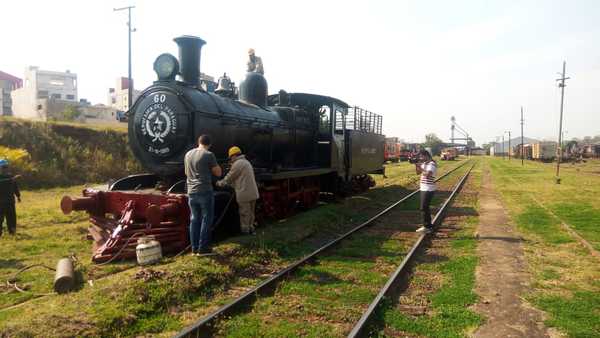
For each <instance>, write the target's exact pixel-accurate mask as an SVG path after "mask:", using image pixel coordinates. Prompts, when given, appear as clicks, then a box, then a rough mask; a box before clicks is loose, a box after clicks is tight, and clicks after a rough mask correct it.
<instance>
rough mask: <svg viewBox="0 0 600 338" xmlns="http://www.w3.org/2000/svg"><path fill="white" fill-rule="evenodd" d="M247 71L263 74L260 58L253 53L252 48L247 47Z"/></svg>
mask: <svg viewBox="0 0 600 338" xmlns="http://www.w3.org/2000/svg"><path fill="white" fill-rule="evenodd" d="M247 71H248V72H249V73H250V72H255V73H259V74H261V75H265V70H264V69H263V63H262V59H261V58H260V57H258V56H256V55H254V49H253V48H250V49H248V69H247Z"/></svg>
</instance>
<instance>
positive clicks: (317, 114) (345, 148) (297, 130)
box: [61, 36, 385, 262]
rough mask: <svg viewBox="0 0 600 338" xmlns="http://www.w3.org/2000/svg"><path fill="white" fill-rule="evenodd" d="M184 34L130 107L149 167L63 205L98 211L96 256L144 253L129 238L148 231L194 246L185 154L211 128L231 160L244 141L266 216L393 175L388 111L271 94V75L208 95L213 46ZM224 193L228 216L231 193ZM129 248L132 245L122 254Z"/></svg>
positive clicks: (133, 133)
mask: <svg viewBox="0 0 600 338" xmlns="http://www.w3.org/2000/svg"><path fill="white" fill-rule="evenodd" d="M174 40H175V42H176V43H177V45H178V47H179V59H177V58H176V57H174V56H173V55H170V54H162V55H160V56H159V57H158V58H157V59H156V61H155V63H154V70H155V72H156V73H157V76H158V79H157V81H155V82H154V83H153V84H152V85H151V86H150V87H148V88H146V89H145V90H144V91H143V92H142V93H141V95H140V96H139V98H138V99H137V100H136V102H135V103H134V105H133V106H132V107H131V109H130V110H129V112H128V119H129V122H128V123H129V130H128V134H129V145H130V148H131V150H132V151H133V153H134V155H135V156H136V157H137V158H138V159H139V161H140V163H141V164H142V165H143V166H144V168H145V169H146V170H147V171H148V173H146V174H139V175H132V176H128V177H125V178H122V179H120V180H118V181H116V182H115V183H113V184H112V185H111V186H110V187H109V189H108V191H99V190H94V189H86V190H84V192H83V197H82V198H77V199H72V198H69V197H65V198H63V200H62V202H61V207H62V209H63V211H64V212H67V213H68V212H71V210H86V211H87V212H88V213H89V214H90V216H91V217H90V220H91V222H92V226H91V227H90V237H92V238H93V239H94V241H95V250H96V251H95V254H94V260H95V261H98V262H101V261H105V260H107V259H110V258H111V257H113V255H115V254H116V253H117V252H124V254H123V253H121V254H123V255H125V256H131V255H134V254H135V253H134V251H133V250H131V249H132V248H133V247H134V245H135V243H132V241H130V240H129V238H130V236H131V235H132V234H134V233H137V232H139V231H143V232H144V233H147V234H152V235H154V236H155V237H156V238H157V240H159V241H160V242H161V244H162V246H163V250H164V251H171V250H181V249H182V248H185V246H186V245H187V243H188V242H189V240H188V238H187V236H188V235H187V234H188V232H187V227H188V225H189V209H188V207H187V197H186V195H185V175H184V171H183V158H184V155H185V153H186V152H187V151H188V150H189V149H191V148H193V147H195V146H197V144H196V142H197V138H198V136H199V135H202V134H208V135H210V136H211V139H212V143H213V146H212V148H211V151H213V152H214V153H215V155H216V156H217V159H218V161H219V162H221V163H222V164H226V163H227V149H228V148H229V147H231V146H234V145H236V146H238V147H240V148H241V149H242V151H243V152H244V154H245V155H246V157H247V158H248V159H249V160H250V161H251V163H252V164H253V166H254V168H255V175H256V178H257V182H258V184H259V191H260V199H259V203H258V206H259V207H258V208H259V211H258V212H259V214H260V215H262V216H263V217H264V216H266V217H269V216H270V217H285V216H287V215H289V214H290V212H292V211H293V210H295V209H297V208H299V207H311V206H313V205H315V204H316V203H317V202H318V198H319V194H320V193H323V192H328V193H333V194H349V193H352V192H356V191H360V190H365V189H368V188H369V187H371V186H373V185H374V181H373V179H372V178H371V176H369V175H368V174H383V173H384V167H383V162H384V143H385V137H384V136H383V135H382V133H381V131H382V118H381V116H379V115H377V114H374V113H371V112H369V111H366V110H363V109H361V108H358V107H354V106H350V105H348V104H346V103H345V102H343V101H341V100H339V99H335V98H332V97H328V96H324V95H314V94H305V93H287V92H285V91H283V90H281V91H279V93H278V94H275V95H268V86H267V81H266V79H265V78H264V76H262V75H261V74H258V73H247V74H246V76H245V79H244V80H243V81H242V83H241V84H240V88H239V96H238V95H236V94H237V93H233V92H221V94H216V93H213V92H208V91H206V90H204V89H203V88H202V87H201V86H200V51H201V48H202V46H203V45H204V44H205V42H204V41H203V40H202V39H200V38H197V37H193V36H182V37H178V38H176V39H174ZM178 75H179V76H180V78H179V79H177V76H178ZM238 97H239V98H238ZM215 194H216V196H215V200H216V208H217V211H216V213H215V214H216V215H219V214H220V213H219V210H218V209H219V208H221V209H222V208H224V206H225V205H226V204H227V202H228V201H229V200H230V194H231V193H230V192H229V191H222V190H221V191H219V190H216V191H215ZM233 209H235V208H233ZM123 246H131V247H132V248H125V250H121V248H123Z"/></svg>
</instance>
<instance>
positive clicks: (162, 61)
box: [154, 53, 179, 81]
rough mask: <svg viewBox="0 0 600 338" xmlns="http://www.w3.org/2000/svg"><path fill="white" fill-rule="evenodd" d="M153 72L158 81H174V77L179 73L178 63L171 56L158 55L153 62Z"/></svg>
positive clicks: (166, 54)
mask: <svg viewBox="0 0 600 338" xmlns="http://www.w3.org/2000/svg"><path fill="white" fill-rule="evenodd" d="M154 71H155V72H156V75H157V76H158V79H159V80H163V81H165V80H175V75H177V73H179V61H177V58H175V57H174V56H173V55H171V54H168V53H165V54H160V55H159V56H158V57H157V58H156V60H155V61H154Z"/></svg>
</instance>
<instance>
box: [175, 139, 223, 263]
mask: <svg viewBox="0 0 600 338" xmlns="http://www.w3.org/2000/svg"><path fill="white" fill-rule="evenodd" d="M210 146H211V141H210V137H209V136H208V135H201V136H200V137H199V138H198V147H196V148H194V149H192V150H190V151H188V152H187V153H186V154H185V158H184V167H185V175H186V177H187V180H186V184H187V193H188V204H189V207H190V244H191V246H192V255H195V256H197V255H203V254H209V253H211V252H212V249H211V247H210V245H211V226H212V225H213V218H214V208H215V196H214V192H213V185H212V178H213V176H216V177H221V175H222V170H221V167H220V166H219V165H218V164H217V158H216V157H215V155H214V154H213V153H212V152H211V151H210V150H209V149H210Z"/></svg>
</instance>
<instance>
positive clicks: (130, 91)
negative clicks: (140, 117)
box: [113, 6, 135, 110]
mask: <svg viewBox="0 0 600 338" xmlns="http://www.w3.org/2000/svg"><path fill="white" fill-rule="evenodd" d="M132 8H135V6H127V7H122V8H113V11H114V12H117V11H123V10H127V15H128V19H127V35H128V37H129V42H128V48H129V56H128V67H129V72H128V75H127V79H128V82H129V83H128V86H127V87H128V88H127V110H129V108H131V101H132V100H133V80H132V79H131V33H133V32H135V28H131V26H132V25H131V9H132Z"/></svg>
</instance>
